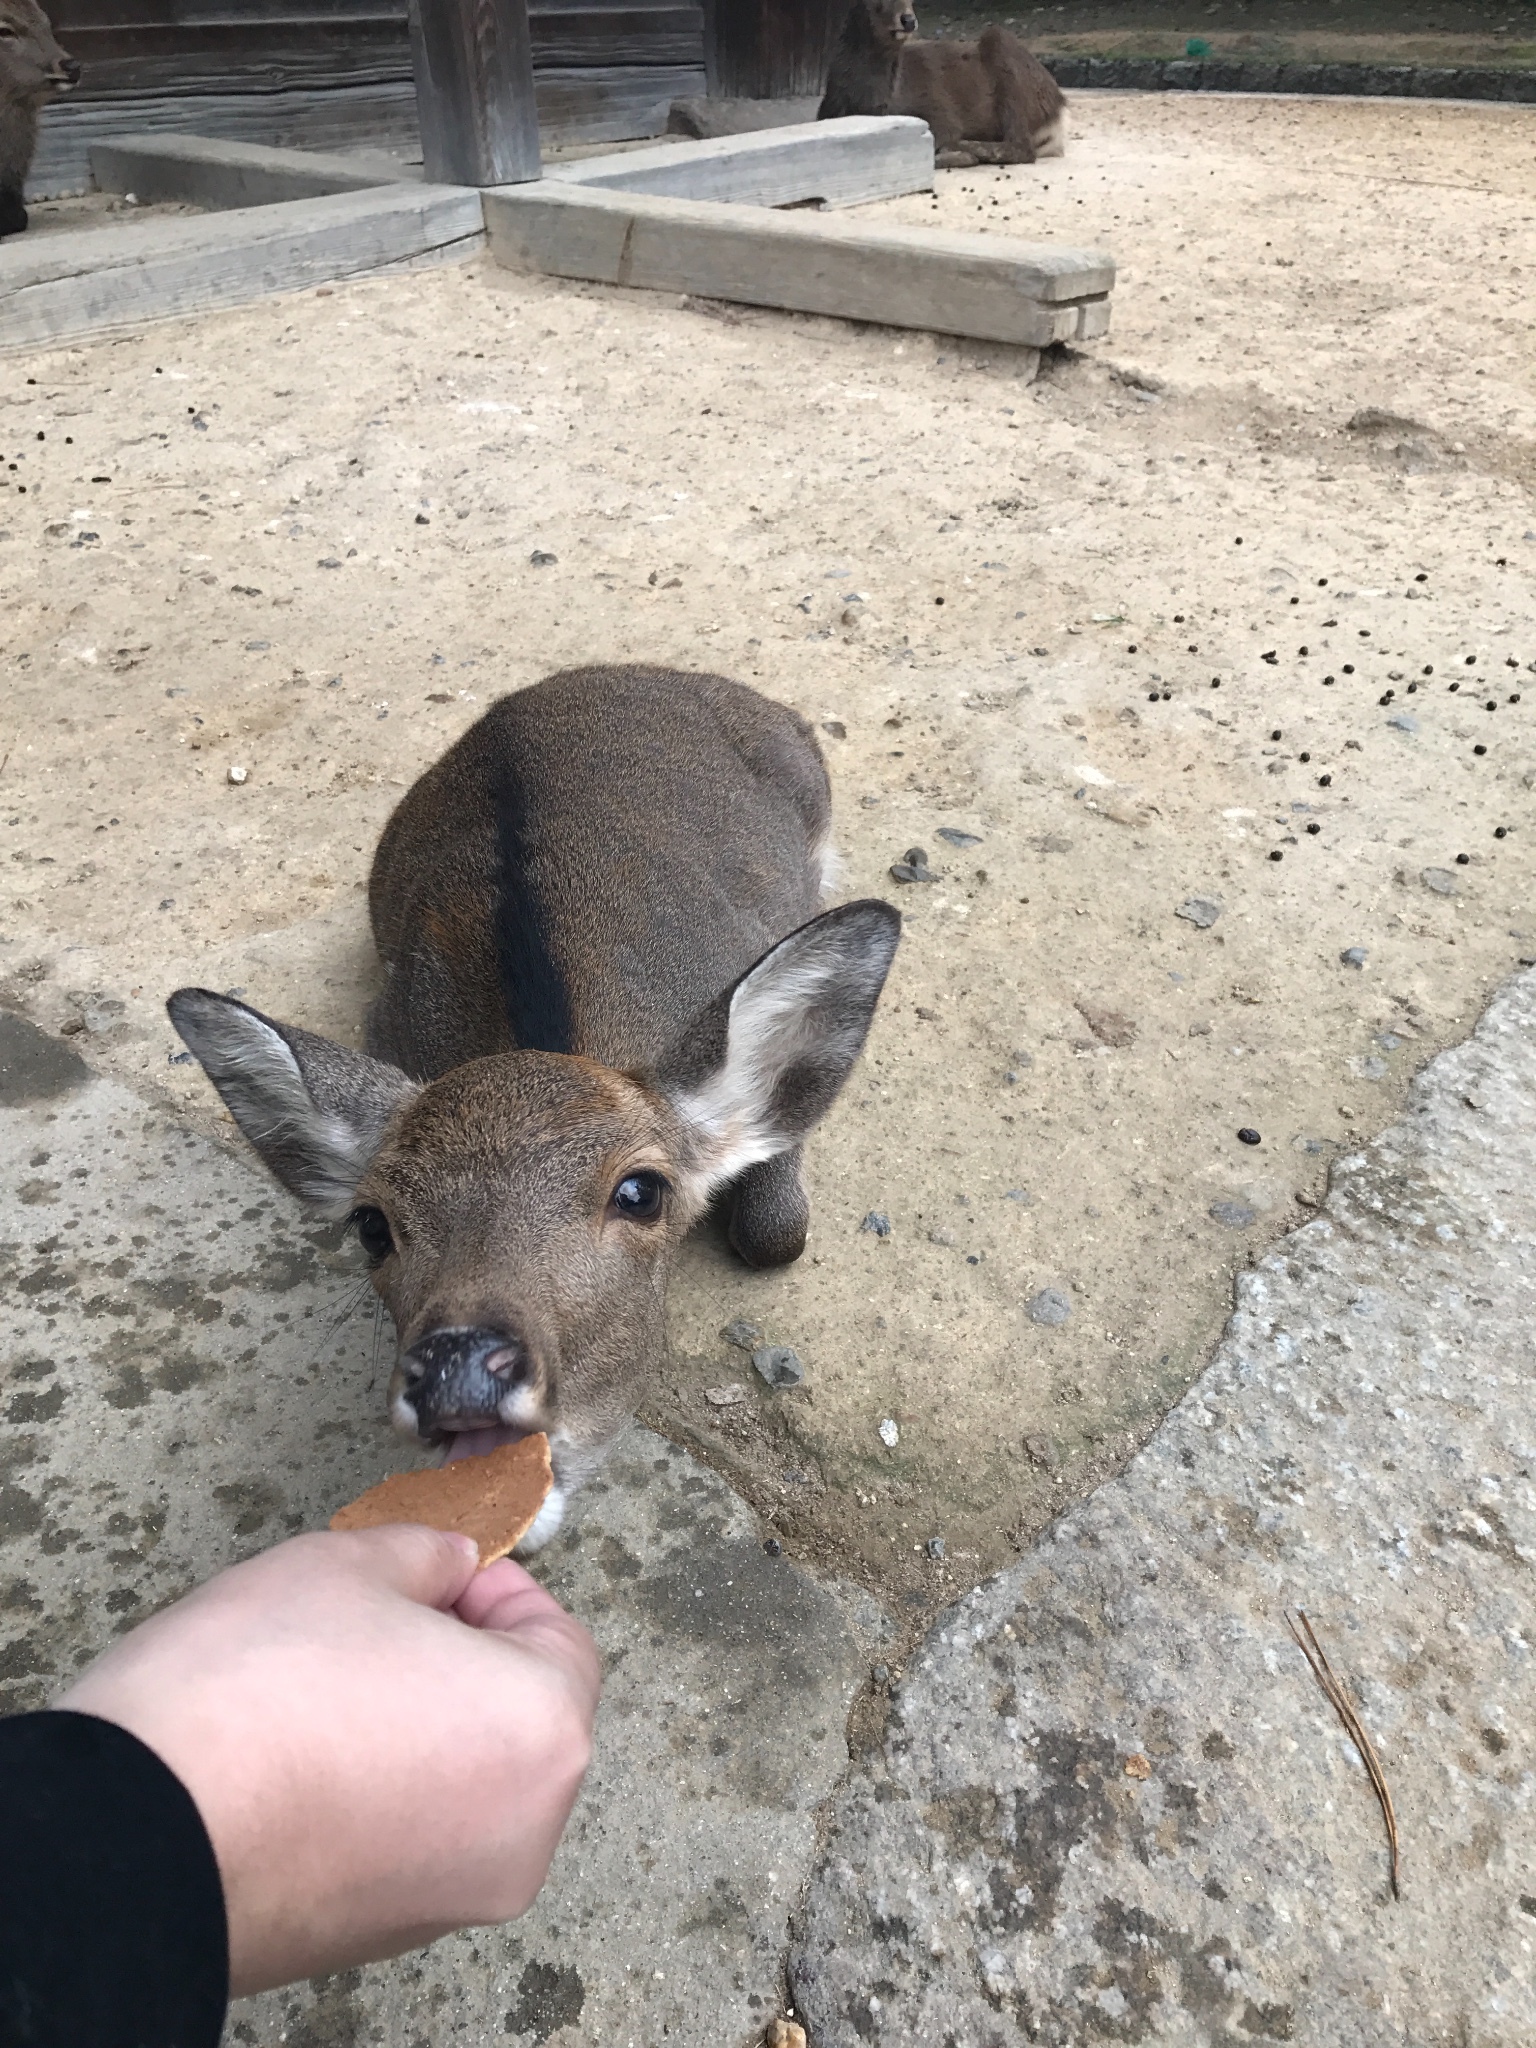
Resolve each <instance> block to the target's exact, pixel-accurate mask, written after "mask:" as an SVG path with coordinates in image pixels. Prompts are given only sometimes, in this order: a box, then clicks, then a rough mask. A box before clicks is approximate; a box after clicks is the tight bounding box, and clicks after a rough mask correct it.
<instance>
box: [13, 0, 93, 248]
mask: <svg viewBox="0 0 1536 2048" xmlns="http://www.w3.org/2000/svg"><path fill="white" fill-rule="evenodd" d="M79 82H80V66H79V65H78V64H77V63H76V62H75V60H74V58H73V57H67V56H65V54H64V52H63V51H62V50H61V49H60V48H59V46H58V44H57V43H56V42H55V41H54V39H53V30H52V28H51V27H50V26H49V23H48V17H47V15H46V14H44V12H43V10H42V9H41V7H39V6H38V5H37V0H0V235H19V234H20V233H21V231H22V229H23V228H24V227H25V226H26V224H27V209H26V206H25V204H24V200H23V194H24V193H25V190H26V183H27V172H28V171H29V170H30V169H31V168H32V156H33V152H34V151H35V150H36V148H37V120H38V116H39V114H41V112H42V110H43V107H44V105H45V103H46V102H47V101H48V100H50V99H52V97H53V96H54V94H55V93H59V92H68V91H69V90H70V88H71V87H72V86H75V85H78V84H79Z"/></svg>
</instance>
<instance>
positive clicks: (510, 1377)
mask: <svg viewBox="0 0 1536 2048" xmlns="http://www.w3.org/2000/svg"><path fill="white" fill-rule="evenodd" d="M400 1371H401V1375H402V1379H403V1382H404V1384H403V1385H402V1387H401V1390H400V1397H399V1398H400V1400H401V1402H402V1403H403V1404H404V1405H406V1406H408V1407H409V1408H410V1409H411V1411H412V1412H413V1413H414V1415H415V1418H416V1432H417V1434H418V1436H423V1437H434V1436H441V1435H443V1434H445V1433H447V1432H450V1431H461V1430H478V1429H489V1428H494V1427H495V1426H496V1425H497V1424H498V1423H504V1422H506V1420H507V1416H506V1414H505V1412H504V1410H503V1406H502V1404H503V1403H504V1402H505V1401H506V1400H507V1398H508V1396H509V1395H510V1394H512V1393H513V1392H514V1391H515V1390H516V1389H517V1388H518V1387H519V1386H522V1385H524V1384H525V1383H526V1381H527V1379H528V1377H529V1373H530V1360H529V1357H528V1353H527V1350H526V1349H525V1347H524V1346H523V1344H522V1343H521V1341H520V1340H519V1339H518V1338H516V1337H511V1336H508V1334H507V1332H506V1331H505V1330H481V1329H450V1330H433V1331H432V1332H431V1333H430V1335H428V1336H425V1337H421V1338H419V1339H418V1340H417V1341H416V1343H414V1344H413V1345H412V1346H411V1348H410V1350H409V1351H407V1352H405V1353H404V1354H403V1355H402V1356H401V1359H400Z"/></svg>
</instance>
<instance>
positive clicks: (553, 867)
mask: <svg viewBox="0 0 1536 2048" xmlns="http://www.w3.org/2000/svg"><path fill="white" fill-rule="evenodd" d="M835 866H836V857H835V855H834V853H833V850H832V839H831V791H830V784H829V781H828V776H827V770H826V764H825V762H824V760H823V758H822V754H821V749H820V747H819V746H818V744H817V741H816V736H815V734H814V732H813V731H812V730H811V728H810V726H809V725H808V724H807V723H806V721H805V720H804V719H803V718H801V717H800V716H799V715H798V714H797V713H796V712H794V711H792V710H790V709H788V708H787V707H786V706H784V705H781V704H778V703H775V702H773V701H772V700H770V699H769V698H767V697H764V696H762V695H760V694H759V693H758V692H757V691H755V690H753V689H751V688H749V687H748V686H747V685H745V684H742V683H738V682H733V681H731V680H730V679H729V678H727V677H724V676H718V675H709V674H691V673H685V672H682V671H678V670H673V669H666V668H650V667H641V666H625V667H594V668H577V669H567V670H563V671H561V672H559V673H557V674H555V675H552V676H549V677H546V678H545V679H544V680H543V681H542V682H540V683H537V684H534V685H533V686H531V687H529V688H527V689H523V690H519V691H516V692H514V693H513V694H511V695H509V696H505V697H502V698H500V699H498V700H497V702H495V703H494V704H493V705H492V706H491V708H490V709H489V710H488V711H487V712H485V714H484V715H483V716H482V717H481V718H479V719H478V720H477V721H476V722H475V723H474V724H473V725H471V726H470V727H469V728H468V730H467V731H466V732H465V733H464V734H463V736H462V737H461V738H460V739H459V740H458V741H457V742H456V743H455V744H454V745H452V746H451V747H450V748H449V749H448V751H447V752H446V753H445V754H443V755H442V757H441V758H440V759H439V760H437V761H436V762H435V763H434V764H433V765H432V766H431V767H429V768H428V769H427V770H426V771H425V772H424V773H423V774H422V775H421V777H420V778H419V779H418V780H417V781H416V782H415V783H414V784H413V785H412V786H411V787H410V789H409V790H408V791H407V792H406V794H405V796H404V797H403V798H402V799H401V801H400V803H399V805H398V807H397V808H396V809H395V811H394V813H393V815H392V816H391V817H390V818H389V820H388V822H387V823H386V825H385V827H384V830H383V833H382V836H381V837H380V840H379V843H378V846H377V849H376V851H375V853H374V857H373V863H372V868H371V872H370V877H369V886H368V909H369V918H370V922H371V925H372V929H373V935H374V940H375V944H376V946H377V950H378V953H379V956H380V960H381V962H382V965H383V982H382V987H381V989H380V991H379V994H378V996H377V998H376V999H375V1000H374V1001H373V1002H372V1004H371V1005H370V1006H369V1007H368V1010H367V1012H366V1019H365V1025H364V1045H365V1050H363V1051H357V1050H354V1049H352V1048H350V1047H348V1046H344V1045H342V1044H340V1043H337V1042H336V1041H334V1040H332V1039H329V1038H325V1037H322V1036H320V1035H319V1034H317V1033H314V1032H310V1031H307V1030H304V1029H302V1028H301V1027H299V1026H297V1025H293V1024H285V1023H279V1022H277V1021H276V1020H275V1019H273V1018H271V1017H268V1016H265V1015H264V1014H263V1013H262V1012H260V1011H258V1010H255V1009H252V1008H250V1007H248V1006H247V1005H246V1004H245V1003H243V1002H241V1001H239V1000H238V999H236V998H235V997H233V996H226V995H219V994H215V993H214V992H213V991H211V990H209V989H200V988H182V989H178V990H177V991H176V992H175V993H174V994H173V995H172V996H171V998H170V1000H169V1003H168V1005H167V1007H168V1010H169V1013H170V1017H171V1022H172V1023H173V1025H174V1026H175V1028H176V1030H177V1032H178V1033H179V1034H180V1036H181V1038H182V1039H183V1040H184V1042H185V1043H186V1045H187V1046H188V1047H189V1048H190V1050H191V1051H192V1053H193V1054H194V1055H195V1056H196V1058H197V1059H198V1061H199V1062H200V1063H201V1065H202V1068H203V1071H204V1073H205V1074H206V1075H207V1077H208V1079H209V1080H210V1081H211V1082H212V1084H213V1086H214V1088H215V1089H216V1090H217V1091H218V1093H219V1095H220V1096H221V1097H222V1099H223V1102H224V1104H225V1107H226V1108H227V1109H228V1110H229V1112H230V1114H231V1116H232V1117H233V1119H234V1121H235V1123H236V1124H237V1125H238V1126H239V1128H240V1130H241V1132H242V1133H243V1134H244V1136H245V1138H246V1139H247V1140H248V1141H249V1143H250V1144H251V1145H252V1147H253V1148H254V1149H255V1151H256V1153H257V1154H258V1156H259V1157H260V1158H261V1159H262V1161H263V1162H264V1163H265V1165H266V1166H267V1168H268V1169H269V1170H270V1171H271V1172H272V1173H273V1174H274V1175H275V1176H276V1178H277V1179H278V1180H279V1181H280V1182H281V1183H282V1185H283V1186H284V1187H285V1188H287V1189H288V1190H289V1192H290V1193H291V1194H293V1195H295V1196H297V1197H298V1199H299V1200H300V1201H301V1202H303V1203H305V1204H306V1205H308V1207H310V1208H311V1209H313V1210H317V1211H318V1212H319V1213H320V1214H321V1215H323V1216H328V1217H331V1218H334V1219H342V1218H346V1219H349V1220H350V1223H351V1226H352V1228H353V1229H354V1231H355V1232H356V1235H357V1238H358V1240H359V1241H360V1243H361V1246H362V1250H363V1253H364V1255H365V1257H366V1259H367V1262H368V1267H369V1271H370V1273H371V1277H372V1282H373V1286H374V1288H375V1290H376V1291H377V1293H378V1295H379V1297H380V1298H381V1299H382V1301H383V1303H384V1305H385V1307H386V1308H387V1309H388V1311H389V1313H390V1316H391V1317H392V1319H393V1322H394V1326H395V1334H396V1352H397V1355H396V1360H395V1365H394V1370H393V1373H392V1376H391V1379H390V1385H389V1391H388V1395H387V1405H388V1410H389V1414H390V1418H391V1420H392V1421H393V1423H394V1425H395V1427H396V1429H397V1430H399V1431H400V1432H402V1433H403V1434H404V1435H406V1436H407V1437H410V1438H413V1439H415V1440H417V1441H419V1442H426V1443H428V1444H432V1445H436V1446H439V1447H441V1448H442V1449H444V1451H445V1453H446V1456H447V1458H448V1459H455V1458H459V1457H466V1456H473V1455H476V1454H480V1453H484V1452H488V1451H491V1450H494V1449H496V1448H497V1447H499V1446H500V1445H502V1444H505V1443H509V1442H515V1441H516V1440H517V1439H518V1438H519V1437H521V1436H524V1435H527V1434H529V1433H531V1432H534V1431H540V1430H542V1431H543V1432H544V1433H545V1434H546V1435H547V1436H548V1438H549V1444H550V1456H551V1463H552V1465H553V1469H554V1485H553V1487H552V1489H551V1491H550V1493H549V1495H548V1497H547V1499H546V1500H545V1503H544V1506H543V1508H542V1509H541V1511H540V1513H539V1516H538V1519H537V1521H536V1522H535V1523H534V1525H533V1527H532V1528H531V1529H530V1530H529V1532H528V1534H527V1536H526V1537H525V1538H524V1539H523V1542H522V1544H521V1545H520V1546H519V1549H518V1554H519V1555H520V1556H522V1555H526V1554H528V1553H531V1552H533V1551H536V1550H537V1549H539V1548H540V1547H542V1545H544V1544H545V1543H547V1542H548V1540H549V1539H550V1537H551V1536H553V1535H554V1533H555V1531H556V1530H557V1529H558V1528H559V1527H560V1526H561V1524H562V1521H563V1519H564V1516H565V1513H566V1509H567V1507H568V1505H569V1503H570V1501H571V1500H572V1499H573V1498H574V1497H575V1495H576V1494H577V1493H578V1492H579V1490H580V1488H581V1486H582V1485H583V1484H584V1483H585V1481H586V1480H587V1479H588V1478H590V1477H591V1475H592V1473H593V1472H595V1471H596V1470H597V1468H598V1467H599V1466H600V1464H601V1463H602V1460H603V1458H604V1456H605V1455H606V1453H607V1451H608V1449H609V1447H610V1446H611V1444H612V1443H613V1442H614V1440H615V1439H616V1438H617V1436H618V1435H619V1433H620V1431H621V1430H622V1429H623V1427H624V1426H625V1424H626V1423H627V1422H628V1420H629V1418H630V1416H631V1415H632V1414H633V1412H634V1410H635V1408H636V1406H637V1405H638V1402H639V1400H640V1398H641V1397H642V1395H643V1393H644V1390H645V1389H646V1387H647V1386H648V1385H649V1384H650V1383H651V1382H652V1381H653V1380H654V1379H655V1377H656V1376H657V1374H658V1373H659V1372H660V1370H661V1368H662V1365H663V1363H664V1361H665V1357H666V1322H665V1311H666V1292H667V1278H668V1273H669V1269H670V1266H671V1264H672V1261H673V1259H674V1256H675V1254H676V1251H677V1248H678V1246H679V1245H680V1243H681V1242H682V1240H683V1238H684V1236H685V1235H686V1234H687V1232H688V1231H689V1229H690V1228H691V1227H692V1225H693V1224H694V1223H695V1222H697V1221H698V1220H699V1219H700V1218H701V1217H702V1216H703V1215H704V1214H705V1212H706V1210H708V1209H709V1208H710V1206H711V1205H712V1204H713V1203H714V1202H715V1201H716V1199H717V1198H721V1199H722V1200H723V1202H724V1203H725V1204H726V1205H728V1211H729V1215H728V1224H727V1235H728V1238H729V1242H730V1244H731V1246H732V1247H733V1248H734V1250H735V1251H736V1253H737V1254H738V1255H739V1256H740V1258H741V1259H742V1260H744V1261H745V1263H746V1264H747V1265H748V1266H752V1267H759V1268H768V1267H776V1266H783V1265H787V1264H788V1263H790V1262H791V1261H792V1260H794V1259H796V1258H798V1257H799V1255H800V1253H801V1251H802V1250H803V1249H804V1246H805V1241H806V1232H807V1229H808V1227H809V1221H810V1205H809V1201H808V1198H807V1196H806V1192H805V1186H804V1181H803V1179H802V1174H801V1155H802V1147H803V1144H804V1141H805V1139H806V1137H807V1136H808V1134H809V1132H810V1131H811V1129H812V1128H813V1126H814V1125H816V1124H817V1123H818V1122H819V1121H820V1120H821V1118H822V1117H823V1116H825V1114H826V1112H827V1111H828V1110H829V1109H830V1108H831V1106H832V1104H833V1102H834V1101H835V1100H836V1098H837V1095H838V1093H839V1091H840V1090H841V1088H842V1086H843V1084H844V1082H845V1081H846V1079H847V1077H848V1074H849V1072H850V1070H851V1068H852V1067H853V1064H854V1062H855V1061H856V1060H857V1058H858V1056H859V1053H860V1051H861V1050H862V1048H863V1045H864V1041H865V1037H866V1035H867V1033H868V1030H869V1027H870V1023H871V1020H872V1018H873V1015H874V1011H875V1006H876V1003H877V1002H878V1000H879V996H880V991H881V989H882V987H883V986H884V983H885V978H886V974H887V972H888V970H889V968H890V964H891V960H892V957H893V955H894V953H895V950H896V946H897V942H898V939H899V935H900V929H901V919H900V917H899V915H898V913H897V912H896V910H895V909H894V908H893V907H892V905H890V904H888V903H886V902H883V901H881V900H879V899H878V898H869V899H864V900H859V901H855V902H851V903H844V904H841V905H839V906H838V907H836V908H833V909H824V908H822V907H821V906H822V904H823V901H824V898H825V895H826V893H827V892H828V890H829V889H830V886H831V883H832V880H833V878H834V875H835Z"/></svg>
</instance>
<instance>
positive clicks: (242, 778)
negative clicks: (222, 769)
mask: <svg viewBox="0 0 1536 2048" xmlns="http://www.w3.org/2000/svg"><path fill="white" fill-rule="evenodd" d="M229 779H230V781H231V782H232V783H234V785H235V787H236V788H237V789H238V788H239V786H240V784H241V783H242V782H249V781H250V779H251V771H250V769H249V768H241V767H239V766H236V767H234V768H231V769H230V771H229Z"/></svg>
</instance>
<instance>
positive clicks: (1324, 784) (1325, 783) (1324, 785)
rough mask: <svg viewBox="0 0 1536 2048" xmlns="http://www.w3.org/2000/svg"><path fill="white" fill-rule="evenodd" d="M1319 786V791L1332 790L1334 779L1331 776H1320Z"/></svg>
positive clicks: (1318, 779)
mask: <svg viewBox="0 0 1536 2048" xmlns="http://www.w3.org/2000/svg"><path fill="white" fill-rule="evenodd" d="M1317 786H1318V788H1319V789H1331V788H1332V787H1333V777H1332V776H1331V775H1319V777H1318V778H1317Z"/></svg>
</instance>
